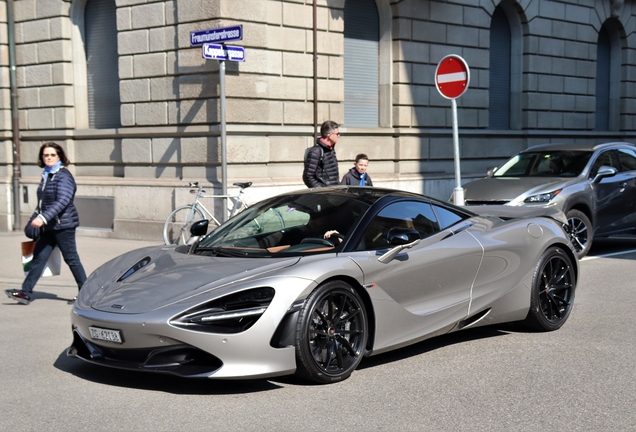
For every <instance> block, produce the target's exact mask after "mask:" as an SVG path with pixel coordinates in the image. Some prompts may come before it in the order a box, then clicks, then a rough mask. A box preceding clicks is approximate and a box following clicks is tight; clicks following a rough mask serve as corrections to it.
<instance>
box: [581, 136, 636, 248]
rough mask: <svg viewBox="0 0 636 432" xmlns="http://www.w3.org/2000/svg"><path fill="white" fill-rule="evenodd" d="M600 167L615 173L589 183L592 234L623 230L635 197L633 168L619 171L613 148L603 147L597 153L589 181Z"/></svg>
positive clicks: (619, 163) (616, 156)
mask: <svg viewBox="0 0 636 432" xmlns="http://www.w3.org/2000/svg"><path fill="white" fill-rule="evenodd" d="M602 166H609V167H612V168H616V170H617V171H618V172H617V173H616V175H614V176H611V177H605V178H602V179H600V180H598V181H597V182H595V183H592V190H593V193H594V206H595V213H596V218H595V220H594V234H595V235H599V234H610V233H613V232H618V231H622V230H624V229H626V228H627V226H626V225H627V221H628V220H629V219H630V216H631V215H632V214H633V210H632V208H633V206H632V203H633V201H634V198H636V197H634V194H635V193H636V189H635V185H634V181H635V180H634V171H623V168H622V166H621V162H620V159H619V152H618V151H617V150H615V149H612V150H606V151H604V152H602V153H601V154H599V156H598V157H597V158H596V160H595V161H594V163H593V165H592V169H591V170H590V180H593V179H594V177H595V176H596V174H597V172H598V170H599V168H601V167H602Z"/></svg>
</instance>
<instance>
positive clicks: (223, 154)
mask: <svg viewBox="0 0 636 432" xmlns="http://www.w3.org/2000/svg"><path fill="white" fill-rule="evenodd" d="M219 87H220V92H221V169H222V170H223V175H222V180H221V187H222V189H221V194H222V195H227V156H226V155H227V143H226V134H225V60H220V62H219ZM222 217H223V222H225V221H226V220H227V198H223V216H222Z"/></svg>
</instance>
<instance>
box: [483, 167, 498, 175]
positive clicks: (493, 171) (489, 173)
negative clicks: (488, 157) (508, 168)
mask: <svg viewBox="0 0 636 432" xmlns="http://www.w3.org/2000/svg"><path fill="white" fill-rule="evenodd" d="M497 168H498V167H494V168H488V171H486V175H487V176H488V177H492V176H493V175H494V174H495V171H497Z"/></svg>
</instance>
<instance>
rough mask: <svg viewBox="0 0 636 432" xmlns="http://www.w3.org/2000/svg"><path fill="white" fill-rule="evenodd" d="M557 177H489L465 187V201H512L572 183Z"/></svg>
mask: <svg viewBox="0 0 636 432" xmlns="http://www.w3.org/2000/svg"><path fill="white" fill-rule="evenodd" d="M572 182H573V180H572V179H567V180H565V179H562V178H557V177H515V178H512V177H511V178H504V177H488V178H484V179H481V180H475V181H473V182H470V183H467V184H466V185H464V199H466V200H475V201H512V200H514V199H515V198H517V197H518V196H519V195H524V196H529V195H534V194H538V193H544V192H552V191H554V190H556V189H561V188H563V187H565V186H566V185H568V184H569V183H572Z"/></svg>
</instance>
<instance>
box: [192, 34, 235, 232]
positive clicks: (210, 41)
mask: <svg viewBox="0 0 636 432" xmlns="http://www.w3.org/2000/svg"><path fill="white" fill-rule="evenodd" d="M241 39H243V26H242V25H236V26H230V27H221V28H214V29H206V30H197V31H192V32H190V46H201V49H202V51H201V54H202V56H203V58H206V59H214V60H219V93H220V95H219V99H220V100H219V109H220V110H221V113H220V114H221V116H220V117H221V119H220V120H221V171H222V174H221V194H222V195H225V197H224V198H223V201H222V202H223V206H222V207H223V215H222V217H221V220H222V221H223V222H225V221H226V220H227V207H228V206H227V200H228V198H227V136H226V135H227V134H226V130H225V61H226V60H231V61H245V49H244V48H243V47H236V46H227V45H225V42H229V41H235V40H241ZM214 42H217V43H214Z"/></svg>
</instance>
